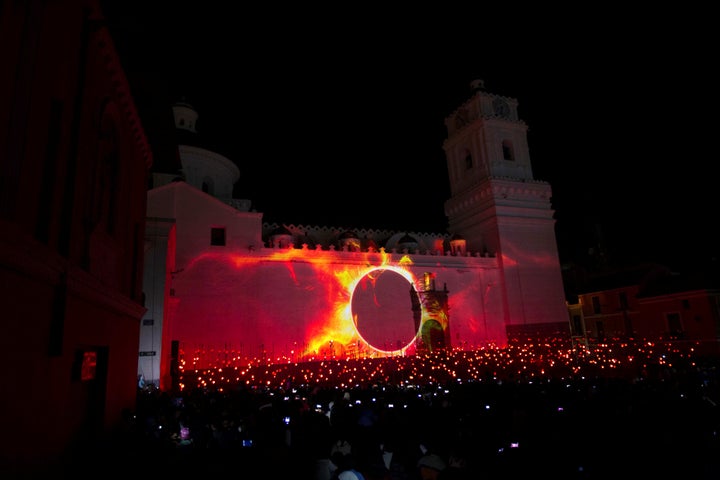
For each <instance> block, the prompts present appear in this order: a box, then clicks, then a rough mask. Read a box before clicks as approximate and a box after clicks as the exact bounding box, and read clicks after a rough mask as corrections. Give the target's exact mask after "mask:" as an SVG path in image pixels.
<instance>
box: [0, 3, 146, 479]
mask: <svg viewBox="0 0 720 480" xmlns="http://www.w3.org/2000/svg"><path fill="white" fill-rule="evenodd" d="M0 61H1V62H2V68H0V148H1V149H2V152H1V153H0V284H1V285H2V289H0V292H1V293H0V295H1V296H2V304H3V332H2V334H1V335H0V345H2V348H0V369H1V372H2V379H3V389H2V390H3V394H2V395H1V396H0V398H1V399H2V400H0V424H1V425H2V431H3V434H2V435H1V436H0V471H1V472H2V473H1V474H0V476H3V478H35V475H34V473H35V472H38V471H43V470H45V469H47V470H50V469H51V468H52V467H51V465H53V464H54V463H53V462H55V461H58V460H59V459H60V458H61V457H64V456H65V455H68V453H69V452H71V451H72V450H74V449H79V448H80V449H81V447H82V446H87V445H88V444H92V443H93V442H95V441H96V440H97V438H98V437H99V436H101V435H102V434H103V433H104V432H105V431H106V430H111V429H112V428H114V427H116V426H117V425H118V424H119V423H120V419H121V418H122V413H123V412H126V411H132V410H133V409H134V407H135V401H136V393H137V392H136V391H137V386H136V385H137V378H136V375H135V372H136V369H137V352H138V330H139V323H140V320H141V318H142V316H143V314H144V312H145V309H144V307H143V304H142V303H143V302H142V270H141V269H142V265H143V263H142V258H143V256H142V255H143V239H144V235H145V234H144V232H145V213H146V198H147V197H146V195H145V192H146V191H147V178H148V174H149V171H150V167H151V163H152V156H151V153H150V149H149V146H148V144H147V141H146V137H145V133H144V130H143V128H142V125H141V122H140V118H139V115H138V113H137V111H136V109H135V104H134V101H133V98H132V96H131V94H130V89H129V86H128V83H127V81H126V77H125V73H124V71H123V69H122V67H121V65H120V62H119V59H118V57H117V54H116V51H115V47H114V44H113V41H112V38H111V37H110V34H109V32H108V29H107V27H106V25H105V20H104V17H103V16H102V14H101V12H100V10H99V8H98V5H97V2H95V1H92V0H88V1H78V2H63V1H60V2H38V1H28V2H3V3H2V5H1V6H0ZM15 473H19V475H18V476H17V477H16V476H15V475H14V474H15ZM53 473H54V474H56V475H57V473H56V471H54V472H53ZM4 475H6V476H4Z"/></svg>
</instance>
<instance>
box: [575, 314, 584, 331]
mask: <svg viewBox="0 0 720 480" xmlns="http://www.w3.org/2000/svg"><path fill="white" fill-rule="evenodd" d="M572 321H573V335H576V336H580V335H585V329H584V328H583V325H582V318H581V317H580V315H573V317H572Z"/></svg>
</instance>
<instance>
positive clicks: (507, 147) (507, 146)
mask: <svg viewBox="0 0 720 480" xmlns="http://www.w3.org/2000/svg"><path fill="white" fill-rule="evenodd" d="M502 153H503V160H510V161H514V160H515V151H514V150H513V145H512V142H511V141H510V140H503V142H502Z"/></svg>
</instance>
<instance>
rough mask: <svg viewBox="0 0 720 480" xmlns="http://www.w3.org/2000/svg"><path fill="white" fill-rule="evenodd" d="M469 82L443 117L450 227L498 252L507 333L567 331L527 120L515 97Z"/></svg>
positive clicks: (547, 208)
mask: <svg viewBox="0 0 720 480" xmlns="http://www.w3.org/2000/svg"><path fill="white" fill-rule="evenodd" d="M470 86H471V89H472V96H471V97H470V99H469V100H467V101H466V102H465V103H463V104H462V105H461V106H460V107H459V108H458V109H456V110H455V111H454V112H453V113H452V114H450V115H449V116H448V117H447V118H446V119H445V126H446V127H447V132H448V137H447V139H446V140H445V142H444V144H443V149H444V150H445V157H446V160H447V167H448V175H449V179H450V198H449V199H448V200H447V201H446V202H445V214H446V215H447V217H448V226H449V231H450V233H452V234H455V235H459V236H462V237H463V238H465V240H466V241H467V249H468V250H469V251H476V252H478V251H479V252H488V254H489V255H490V256H495V257H497V259H498V267H499V268H500V270H501V273H502V278H503V283H504V285H503V287H504V292H505V303H506V305H505V307H506V308H505V312H506V318H505V324H506V330H507V333H508V338H512V337H517V336H523V335H529V336H536V335H538V334H540V335H545V334H547V335H551V334H554V333H556V332H557V333H561V334H567V333H568V329H569V320H568V311H567V307H566V305H565V294H564V289H563V283H562V273H561V269H560V260H559V257H558V252H557V240H556V237H555V219H554V217H553V215H554V210H553V209H552V206H551V203H550V200H551V196H552V190H551V187H550V185H549V184H548V183H547V182H544V181H540V180H535V179H534V178H533V173H532V165H531V162H530V151H529V148H528V141H527V125H526V124H525V122H523V121H522V120H520V118H519V117H518V110H517V107H518V102H517V100H515V99H514V98H509V97H504V96H501V95H496V94H493V93H490V92H487V91H486V90H485V88H484V84H483V82H482V80H475V81H474V82H472V83H471V84H470Z"/></svg>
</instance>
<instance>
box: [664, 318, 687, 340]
mask: <svg viewBox="0 0 720 480" xmlns="http://www.w3.org/2000/svg"><path fill="white" fill-rule="evenodd" d="M665 318H666V320H667V326H668V333H669V334H670V335H671V336H673V337H678V336H680V335H682V333H683V327H682V322H681V321H680V314H679V313H678V312H673V313H668V314H667V315H666V316H665Z"/></svg>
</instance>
